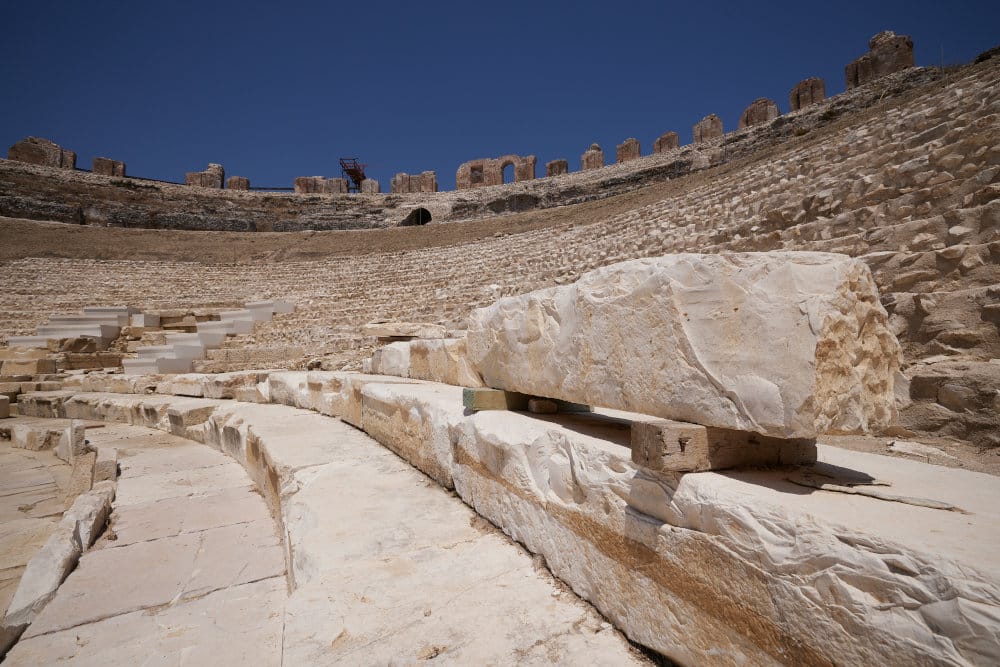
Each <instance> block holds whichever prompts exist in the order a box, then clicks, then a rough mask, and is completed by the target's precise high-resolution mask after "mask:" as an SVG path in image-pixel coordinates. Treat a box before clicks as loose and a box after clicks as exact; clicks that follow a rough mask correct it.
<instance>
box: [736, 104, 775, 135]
mask: <svg viewBox="0 0 1000 667" xmlns="http://www.w3.org/2000/svg"><path fill="white" fill-rule="evenodd" d="M780 115H781V111H780V110H779V109H778V105H777V104H775V103H774V100H769V99H767V98H766V97H759V98H757V99H755V100H754V101H753V102H751V103H750V106H748V107H747V108H746V109H744V110H743V113H742V114H740V123H739V126H738V127H739V129H741V130H742V129H745V128H748V127H753V126H754V125H764V124H765V123H770V122H771V121H772V120H774V119H775V118H777V117H778V116H780Z"/></svg>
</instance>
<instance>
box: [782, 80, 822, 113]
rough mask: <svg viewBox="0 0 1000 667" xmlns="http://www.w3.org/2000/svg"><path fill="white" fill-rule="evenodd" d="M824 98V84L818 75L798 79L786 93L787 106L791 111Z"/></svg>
mask: <svg viewBox="0 0 1000 667" xmlns="http://www.w3.org/2000/svg"><path fill="white" fill-rule="evenodd" d="M825 99H826V84H824V83H823V79H821V78H819V77H816V76H814V77H810V78H808V79H805V80H803V81H799V82H798V83H797V84H795V87H794V88H792V90H791V92H790V93H788V106H789V108H790V109H791V110H792V111H798V110H799V109H801V108H803V107H807V106H809V105H810V104H816V103H817V102H822V101H823V100H825Z"/></svg>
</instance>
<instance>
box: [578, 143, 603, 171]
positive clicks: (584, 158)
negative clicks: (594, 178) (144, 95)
mask: <svg viewBox="0 0 1000 667" xmlns="http://www.w3.org/2000/svg"><path fill="white" fill-rule="evenodd" d="M603 166H604V151H602V150H601V146H600V145H599V144H590V148H588V149H587V150H586V152H584V154H583V155H581V156H580V169H582V170H583V171H587V170H589V169H600V168H601V167H603Z"/></svg>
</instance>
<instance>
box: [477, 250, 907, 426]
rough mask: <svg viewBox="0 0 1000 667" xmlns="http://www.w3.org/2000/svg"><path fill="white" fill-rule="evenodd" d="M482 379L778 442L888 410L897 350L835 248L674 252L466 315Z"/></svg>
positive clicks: (868, 289)
mask: <svg viewBox="0 0 1000 667" xmlns="http://www.w3.org/2000/svg"><path fill="white" fill-rule="evenodd" d="M468 353H469V357H470V358H471V360H472V362H473V364H474V365H475V366H476V367H477V370H478V371H479V372H480V373H481V375H482V377H483V380H484V382H485V383H486V385H487V386H490V387H495V388H498V389H506V390H509V391H517V392H521V393H525V394H531V395H535V396H545V397H550V398H559V399H563V400H567V401H573V402H576V403H584V404H587V405H595V406H604V407H609V408H620V409H624V410H630V411H633V412H639V413H643V414H648V415H655V416H659V417H666V418H668V419H676V420H681V421H688V422H693V423H697V424H703V425H705V426H718V427H722V428H732V429H738V430H742V431H753V432H757V433H762V434H764V435H769V436H774V437H779V438H812V437H815V436H816V434H818V433H823V432H871V431H877V430H879V429H881V428H884V427H886V426H888V425H889V423H890V422H891V421H892V420H893V419H894V417H895V404H894V398H893V377H894V375H895V373H896V371H897V369H898V368H899V357H900V347H899V343H898V342H897V340H896V338H895V336H894V335H893V334H892V332H891V331H890V330H889V328H888V326H887V316H886V312H885V310H884V309H883V308H882V305H881V304H880V303H879V299H878V292H877V288H876V286H875V283H874V281H873V279H872V276H871V272H870V270H869V269H868V267H867V266H866V265H865V264H864V263H862V262H861V261H858V260H855V259H852V258H850V257H847V256H844V255H836V254H832V253H817V252H769V253H742V254H733V255H698V254H678V255H667V256H664V257H659V258H652V259H641V260H634V261H630V262H623V263H621V264H614V265H611V266H607V267H603V268H601V269H597V270H596V271H591V272H590V273H587V274H584V276H583V277H582V278H581V279H580V280H579V281H578V282H576V283H574V284H572V285H567V286H562V287H554V288H549V289H544V290H539V291H536V292H531V293H529V294H524V295H520V296H513V297H507V298H505V299H501V300H500V301H498V302H497V303H495V304H493V305H492V306H489V307H487V308H481V309H478V310H475V311H473V313H472V315H471V317H470V322H469V332H468Z"/></svg>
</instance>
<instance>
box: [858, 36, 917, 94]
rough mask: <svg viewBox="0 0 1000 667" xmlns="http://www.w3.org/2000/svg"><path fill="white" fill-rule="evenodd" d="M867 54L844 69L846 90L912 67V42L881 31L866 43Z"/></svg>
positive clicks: (903, 37)
mask: <svg viewBox="0 0 1000 667" xmlns="http://www.w3.org/2000/svg"><path fill="white" fill-rule="evenodd" d="M868 48H869V51H868V53H866V54H864V55H863V56H861V57H860V58H858V59H857V60H855V61H854V62H852V63H849V64H848V65H847V66H846V67H845V68H844V75H845V78H846V79H847V89H848V90H850V89H852V88H857V87H858V86H860V85H862V84H865V83H868V82H869V81H871V80H873V79H878V78H879V77H883V76H885V75H886V74H892V73H893V72H898V71H899V70H902V69H906V68H907V67H913V64H914V62H913V40H912V39H910V37H909V36H908V35H897V34H896V33H894V32H892V31H891V30H883V31H882V32H880V33H879V34H877V35H875V36H874V37H872V38H871V40H870V41H869V42H868Z"/></svg>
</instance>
